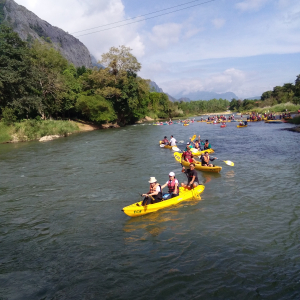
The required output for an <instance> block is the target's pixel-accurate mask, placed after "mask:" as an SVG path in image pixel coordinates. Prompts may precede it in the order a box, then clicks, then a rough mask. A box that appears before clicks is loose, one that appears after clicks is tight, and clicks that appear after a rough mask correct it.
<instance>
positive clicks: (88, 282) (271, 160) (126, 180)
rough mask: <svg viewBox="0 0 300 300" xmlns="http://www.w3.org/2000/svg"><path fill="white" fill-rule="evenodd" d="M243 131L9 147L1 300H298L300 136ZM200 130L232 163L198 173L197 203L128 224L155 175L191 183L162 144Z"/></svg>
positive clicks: (176, 131)
mask: <svg viewBox="0 0 300 300" xmlns="http://www.w3.org/2000/svg"><path fill="white" fill-rule="evenodd" d="M236 125H237V123H228V124H227V127H226V128H220V125H208V124H206V123H194V124H191V125H190V126H187V127H183V126H181V125H171V126H148V125H145V126H143V125H136V126H128V127H125V128H120V129H111V130H99V131H93V132H88V133H80V134H74V135H72V136H69V137H68V138H61V139H57V140H54V141H51V142H47V143H40V142H29V143H19V144H2V145H0V170H1V181H0V205H1V209H0V299H1V300H2V299H3V300H4V299H22V300H24V299H28V300H38V299H114V300H116V299H300V249H299V246H300V239H299V235H300V219H299V217H300V200H299V199H300V195H299V194H300V168H299V165H300V153H299V146H300V134H298V133H295V132H289V131H285V130H282V129H283V128H287V127H291V126H292V125H289V124H266V123H264V122H255V123H250V124H249V126H248V127H247V128H237V127H236ZM194 133H196V134H197V135H198V134H201V138H202V139H206V138H208V139H209V141H210V143H211V144H212V146H213V148H214V149H215V150H216V153H215V155H216V156H217V157H218V158H220V159H221V160H231V161H233V162H234V163H235V166H234V167H230V166H227V165H226V164H224V163H223V162H222V161H218V163H217V164H218V165H221V166H222V167H223V169H222V171H221V173H220V174H209V173H202V172H198V174H199V180H200V181H201V182H203V183H204V182H205V186H206V187H205V190H204V192H203V194H202V195H201V198H202V199H201V200H200V201H196V200H192V201H188V202H184V203H182V204H180V205H178V206H175V207H169V208H167V209H164V210H161V211H158V212H156V213H153V214H149V215H145V216H143V217H138V218H130V217H128V216H126V215H125V214H124V213H123V212H122V211H121V210H122V208H123V207H124V206H127V205H129V204H131V203H133V202H136V201H138V200H140V196H139V194H140V193H143V192H147V191H148V188H149V186H148V185H149V184H148V180H149V178H150V176H155V177H156V178H157V179H158V181H159V182H160V183H162V184H163V183H165V182H166V181H167V179H168V173H169V172H170V171H174V172H175V173H176V176H177V178H178V179H179V180H180V181H183V180H184V179H185V178H184V176H183V175H182V174H180V165H179V164H178V163H177V162H176V161H175V159H174V157H173V155H172V151H171V150H168V149H161V148H160V147H159V146H158V141H159V140H160V139H162V138H163V137H164V135H167V136H168V137H169V136H170V135H171V134H173V135H174V137H175V138H176V139H177V141H180V140H183V141H185V142H186V141H187V139H188V137H191V136H192V135H193V134H194ZM179 148H184V145H180V144H179Z"/></svg>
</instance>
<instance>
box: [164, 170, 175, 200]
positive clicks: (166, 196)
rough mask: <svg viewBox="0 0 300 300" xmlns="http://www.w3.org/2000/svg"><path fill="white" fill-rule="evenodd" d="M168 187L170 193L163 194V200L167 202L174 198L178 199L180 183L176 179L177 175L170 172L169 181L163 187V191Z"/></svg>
mask: <svg viewBox="0 0 300 300" xmlns="http://www.w3.org/2000/svg"><path fill="white" fill-rule="evenodd" d="M166 186H168V189H169V191H168V193H166V194H163V199H164V200H167V199H170V198H173V197H177V196H178V195H179V187H178V186H179V182H178V180H177V179H176V178H175V173H174V172H170V173H169V180H168V181H167V182H166V183H165V184H164V185H162V186H161V189H162V190H163V189H164V188H165V187H166Z"/></svg>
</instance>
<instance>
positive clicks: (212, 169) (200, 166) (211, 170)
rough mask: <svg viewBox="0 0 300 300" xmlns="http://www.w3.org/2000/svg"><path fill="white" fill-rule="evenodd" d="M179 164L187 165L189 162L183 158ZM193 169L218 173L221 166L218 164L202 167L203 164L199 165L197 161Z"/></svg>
mask: <svg viewBox="0 0 300 300" xmlns="http://www.w3.org/2000/svg"><path fill="white" fill-rule="evenodd" d="M181 164H182V165H183V166H184V167H189V166H190V163H189V162H187V161H185V160H181ZM195 169H196V170H198V171H202V172H212V173H220V172H221V170H222V167H220V166H215V167H204V166H202V165H201V163H200V162H198V163H196V164H195Z"/></svg>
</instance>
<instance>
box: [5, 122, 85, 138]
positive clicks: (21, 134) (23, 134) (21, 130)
mask: <svg viewBox="0 0 300 300" xmlns="http://www.w3.org/2000/svg"><path fill="white" fill-rule="evenodd" d="M0 126H1V127H0V128H1V131H0V132H1V133H0V142H2V143H3V142H9V141H12V140H14V141H20V142H25V141H31V140H36V139H40V138H41V137H43V136H46V135H60V136H66V135H67V134H68V133H72V132H75V131H78V130H79V127H78V126H77V124H76V123H74V122H69V121H50V120H49V121H37V120H24V121H22V122H20V123H15V124H13V125H11V126H5V125H4V124H3V123H0ZM2 128H3V134H2Z"/></svg>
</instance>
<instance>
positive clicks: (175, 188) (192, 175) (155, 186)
mask: <svg viewBox="0 0 300 300" xmlns="http://www.w3.org/2000/svg"><path fill="white" fill-rule="evenodd" d="M176 142H177V141H176V139H175V138H174V136H173V135H171V138H170V141H169V140H168V138H167V136H164V139H163V140H162V141H161V143H162V144H165V145H170V146H176ZM201 145H203V148H204V150H207V149H211V144H210V143H209V141H208V140H205V143H204V142H202V141H201V139H200V135H199V136H198V139H197V140H195V142H194V141H193V139H192V138H190V142H187V145H186V148H185V150H184V151H183V154H182V158H183V159H184V160H185V161H187V162H188V163H189V168H188V169H186V168H185V167H182V170H181V172H182V173H185V174H186V176H187V181H185V182H183V183H181V186H182V187H184V188H186V189H189V190H190V189H193V188H195V187H196V186H198V185H199V179H198V174H197V171H196V170H195V163H199V162H198V161H196V160H195V159H194V156H193V153H192V152H191V149H192V148H195V149H197V150H199V151H201ZM215 159H216V157H210V156H209V154H208V152H205V153H204V154H202V155H201V157H200V162H201V164H202V166H208V167H212V166H213V165H212V164H210V161H213V160H215ZM149 184H150V188H149V191H148V192H147V193H145V194H142V196H143V197H144V200H143V202H142V206H145V205H148V204H154V203H158V202H161V201H163V200H167V199H171V198H174V197H177V196H179V181H178V179H176V177H175V173H174V172H170V173H169V180H168V181H167V182H166V183H165V184H164V185H160V184H159V183H158V182H157V179H156V178H155V177H150V180H149ZM166 187H168V193H163V192H162V190H163V189H164V188H166ZM137 206H140V205H139V204H137Z"/></svg>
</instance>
